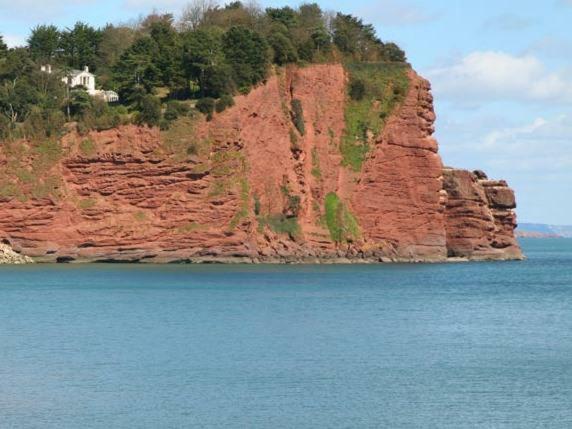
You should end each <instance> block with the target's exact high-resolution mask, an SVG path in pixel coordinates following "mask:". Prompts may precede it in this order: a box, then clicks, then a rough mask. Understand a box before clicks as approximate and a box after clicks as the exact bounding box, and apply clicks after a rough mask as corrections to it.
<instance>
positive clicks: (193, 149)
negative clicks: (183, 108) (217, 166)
mask: <svg viewBox="0 0 572 429" xmlns="http://www.w3.org/2000/svg"><path fill="white" fill-rule="evenodd" d="M161 142H162V149H163V150H164V151H165V152H167V154H169V155H171V156H172V157H173V160H174V161H176V162H182V161H184V160H186V159H187V158H188V157H189V156H198V157H199V158H204V160H205V162H206V160H207V157H208V155H209V153H210V150H211V144H212V142H211V140H210V139H197V138H196V137H195V132H194V120H193V118H191V117H188V116H184V117H179V118H178V119H176V120H175V121H173V122H171V125H170V127H169V128H168V129H166V130H162V131H161Z"/></svg>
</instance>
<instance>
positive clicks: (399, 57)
mask: <svg viewBox="0 0 572 429" xmlns="http://www.w3.org/2000/svg"><path fill="white" fill-rule="evenodd" d="M381 51H382V56H383V58H384V59H385V60H386V61H394V62H398V63H405V62H407V57H406V56H405V52H404V51H403V50H402V49H401V48H400V47H399V46H397V45H396V44H395V43H393V42H389V43H385V44H384V45H383V47H382V48H381Z"/></svg>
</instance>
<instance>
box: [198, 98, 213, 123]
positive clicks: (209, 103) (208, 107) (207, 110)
mask: <svg viewBox="0 0 572 429" xmlns="http://www.w3.org/2000/svg"><path fill="white" fill-rule="evenodd" d="M196 108H197V110H198V111H199V112H201V113H202V114H203V115H206V117H207V121H210V120H211V119H212V117H213V113H214V108H215V100H214V98H211V97H206V98H201V99H200V100H199V101H197V105H196Z"/></svg>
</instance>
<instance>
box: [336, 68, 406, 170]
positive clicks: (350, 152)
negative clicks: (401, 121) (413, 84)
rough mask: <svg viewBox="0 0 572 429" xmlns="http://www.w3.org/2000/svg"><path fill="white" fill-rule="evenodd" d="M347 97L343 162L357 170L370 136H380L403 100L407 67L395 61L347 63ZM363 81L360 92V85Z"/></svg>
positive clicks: (360, 164)
mask: <svg viewBox="0 0 572 429" xmlns="http://www.w3.org/2000/svg"><path fill="white" fill-rule="evenodd" d="M346 67H347V69H348V72H349V74H350V85H349V87H348V96H349V100H348V102H347V103H346V106H345V112H344V115H345V125H346V126H345V129H344V135H343V137H342V139H341V143H340V151H341V154H342V163H343V165H346V166H348V167H350V168H351V169H352V170H354V171H360V170H361V167H362V164H363V162H364V161H365V159H366V158H367V155H368V153H369V150H370V142H369V140H370V138H371V137H373V138H375V137H377V136H379V135H380V134H381V133H382V132H383V129H384V127H385V123H386V121H387V119H388V118H389V117H390V116H391V114H392V113H393V111H394V110H395V108H396V107H397V106H398V105H399V104H400V103H401V102H402V101H403V98H404V96H405V94H407V89H408V87H409V78H408V76H407V71H408V70H409V66H408V65H406V64H396V63H350V64H347V65H346ZM356 82H362V83H363V87H364V88H363V92H362V88H361V84H357V83H356Z"/></svg>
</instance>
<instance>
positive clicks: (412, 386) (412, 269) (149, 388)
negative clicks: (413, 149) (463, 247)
mask: <svg viewBox="0 0 572 429" xmlns="http://www.w3.org/2000/svg"><path fill="white" fill-rule="evenodd" d="M522 245H523V248H524V251H525V253H526V255H527V257H528V259H527V260H525V261H522V262H482V263H450V264H409V265H408V264H396V265H389V264H388V265H343V266H334V265H330V266H327V265H321V266H295V265H259V266H255V265H228V266H225V265H163V266H159V265H119V264H115V265H114V264H109V265H105V264H103V265H65V264H60V265H39V264H38V265H28V266H2V267H0V428H1V429H11V428H15V429H16V428H17V429H20V428H26V429H27V428H41V429H52V428H54V429H56V428H57V429H62V428H64V429H67V428H70V429H76V428H77V429H84V428H101V429H104V428H105V429H110V428H150V429H155V428H158V429H162V428H272V429H278V428H296V429H300V428H456V429H457V428H461V429H462V428H572V239H560V240H557V239H552V240H550V239H528V240H526V239H525V240H523V241H522Z"/></svg>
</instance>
